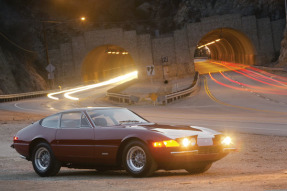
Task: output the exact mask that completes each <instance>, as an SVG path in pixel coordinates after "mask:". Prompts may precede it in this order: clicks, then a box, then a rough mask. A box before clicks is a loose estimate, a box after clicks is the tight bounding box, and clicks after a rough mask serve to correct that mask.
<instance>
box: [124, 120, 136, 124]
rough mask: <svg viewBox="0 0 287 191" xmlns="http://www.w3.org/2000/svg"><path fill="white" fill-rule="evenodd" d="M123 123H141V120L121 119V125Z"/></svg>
mask: <svg viewBox="0 0 287 191" xmlns="http://www.w3.org/2000/svg"><path fill="white" fill-rule="evenodd" d="M123 123H139V121H137V120H125V121H120V125H122V124H123Z"/></svg>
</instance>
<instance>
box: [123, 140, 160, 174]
mask: <svg viewBox="0 0 287 191" xmlns="http://www.w3.org/2000/svg"><path fill="white" fill-rule="evenodd" d="M122 161H123V165H124V167H125V169H126V171H127V172H128V173H129V174H130V175H132V176H133V177H145V176H150V175H151V174H152V173H153V172H154V171H155V170H156V168H157V165H156V163H155V161H154V159H153V158H152V156H151V154H150V152H149V150H148V148H147V146H146V145H145V144H144V143H142V142H140V141H132V142H130V143H128V144H127V145H126V147H125V148H124V151H123V156H122Z"/></svg>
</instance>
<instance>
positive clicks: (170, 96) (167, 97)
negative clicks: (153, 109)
mask: <svg viewBox="0 0 287 191" xmlns="http://www.w3.org/2000/svg"><path fill="white" fill-rule="evenodd" d="M198 83H199V73H198V72H196V74H195V76H194V80H193V83H192V84H191V86H190V87H189V88H187V89H185V90H181V91H178V92H174V93H171V94H167V95H165V103H166V104H168V103H171V102H173V101H176V100H178V99H182V98H184V97H187V96H189V95H190V94H191V93H193V92H194V91H195V90H196V89H197V86H198Z"/></svg>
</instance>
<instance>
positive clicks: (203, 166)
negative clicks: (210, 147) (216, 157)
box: [185, 163, 212, 174]
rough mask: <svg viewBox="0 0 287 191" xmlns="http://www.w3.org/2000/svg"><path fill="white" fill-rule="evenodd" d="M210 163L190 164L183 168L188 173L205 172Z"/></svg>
mask: <svg viewBox="0 0 287 191" xmlns="http://www.w3.org/2000/svg"><path fill="white" fill-rule="evenodd" d="M211 165H212V163H199V164H193V165H192V166H189V167H186V168H185V170H186V171H187V172H189V173H190V174H199V173H204V172H206V171H207V170H208V169H210V167H211Z"/></svg>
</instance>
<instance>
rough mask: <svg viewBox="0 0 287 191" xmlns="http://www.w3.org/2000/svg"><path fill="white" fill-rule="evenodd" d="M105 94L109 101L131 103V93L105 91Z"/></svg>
mask: <svg viewBox="0 0 287 191" xmlns="http://www.w3.org/2000/svg"><path fill="white" fill-rule="evenodd" d="M107 96H108V97H109V100H111V101H116V102H120V103H128V104H130V103H131V99H130V97H131V95H125V94H120V93H109V92H107Z"/></svg>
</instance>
